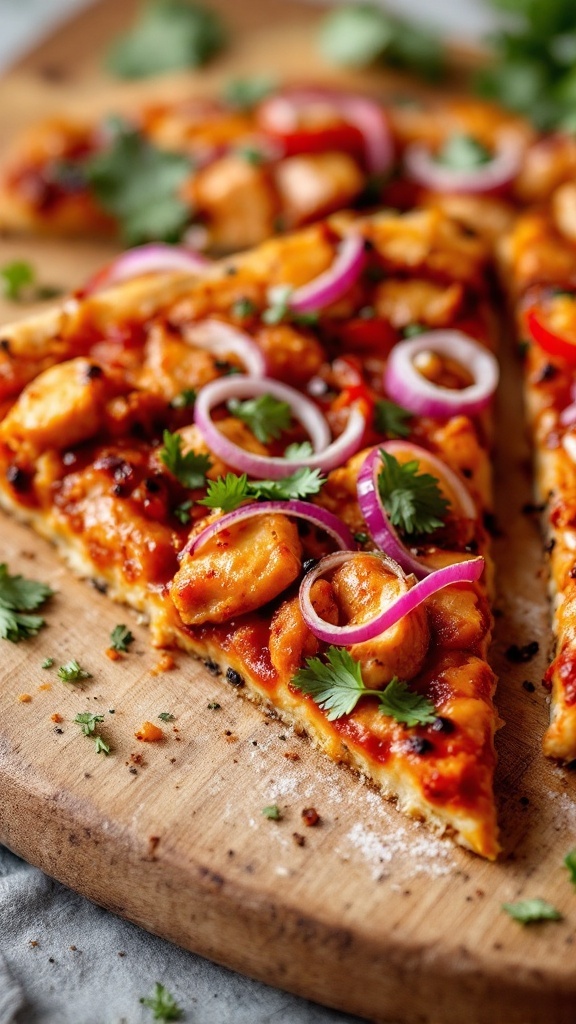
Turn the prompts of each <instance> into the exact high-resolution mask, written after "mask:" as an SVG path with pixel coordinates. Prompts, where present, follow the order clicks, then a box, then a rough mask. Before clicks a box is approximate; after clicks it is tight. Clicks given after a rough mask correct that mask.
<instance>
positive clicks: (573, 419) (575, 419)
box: [559, 381, 576, 427]
mask: <svg viewBox="0 0 576 1024" xmlns="http://www.w3.org/2000/svg"><path fill="white" fill-rule="evenodd" d="M570 398H571V402H570V405H567V406H566V408H565V409H563V410H562V412H561V413H560V416H559V419H560V423H561V424H562V426H563V427H571V426H573V424H574V423H576V381H573V383H572V386H571V388H570Z"/></svg>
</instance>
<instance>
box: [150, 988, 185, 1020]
mask: <svg viewBox="0 0 576 1024" xmlns="http://www.w3.org/2000/svg"><path fill="white" fill-rule="evenodd" d="M140 1002H141V1003H142V1006H147V1007H148V1009H149V1010H152V1011H153V1019H154V1020H160V1021H171V1020H181V1019H182V1016H183V1011H182V1010H181V1009H180V1007H179V1006H178V1004H177V1003H176V1001H175V999H174V997H173V996H171V995H170V993H169V992H168V991H167V989H165V988H164V985H161V984H160V982H158V981H157V982H156V984H155V986H154V992H153V993H152V995H151V996H142V997H141V999H140Z"/></svg>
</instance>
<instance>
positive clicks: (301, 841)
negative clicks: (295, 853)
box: [292, 832, 306, 846]
mask: <svg viewBox="0 0 576 1024" xmlns="http://www.w3.org/2000/svg"><path fill="white" fill-rule="evenodd" d="M292 838H293V840H294V842H295V843H296V846H304V844H305V842H306V839H305V838H304V836H302V835H300V833H299V832H293V833H292Z"/></svg>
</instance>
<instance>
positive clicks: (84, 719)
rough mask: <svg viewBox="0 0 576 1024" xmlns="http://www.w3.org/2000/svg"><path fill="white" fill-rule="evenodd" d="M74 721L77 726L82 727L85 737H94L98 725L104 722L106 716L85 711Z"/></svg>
mask: <svg viewBox="0 0 576 1024" xmlns="http://www.w3.org/2000/svg"><path fill="white" fill-rule="evenodd" d="M74 721H75V722H76V723H77V725H81V726H82V732H83V733H84V735H85V736H92V735H93V734H94V733H95V732H96V726H97V725H98V723H99V722H103V721H104V715H92V714H90V712H89V711H83V712H82V713H81V714H79V715H76V718H75V719H74Z"/></svg>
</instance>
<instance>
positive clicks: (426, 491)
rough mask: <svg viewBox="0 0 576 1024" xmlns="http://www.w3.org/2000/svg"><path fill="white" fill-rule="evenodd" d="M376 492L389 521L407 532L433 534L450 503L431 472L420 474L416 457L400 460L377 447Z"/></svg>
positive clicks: (441, 522) (403, 531) (440, 524)
mask: <svg viewBox="0 0 576 1024" xmlns="http://www.w3.org/2000/svg"><path fill="white" fill-rule="evenodd" d="M380 455H381V457H382V469H381V471H380V473H379V474H378V492H379V494H380V497H381V499H382V503H383V505H384V508H385V509H386V512H387V513H388V516H389V518H390V522H391V523H392V525H393V526H395V527H397V528H398V529H399V530H400V531H401V532H402V533H404V534H407V535H412V534H423V533H432V532H433V531H434V530H437V529H439V527H441V526H443V525H444V519H445V517H446V513H447V511H448V508H449V505H450V503H449V502H448V501H447V499H446V498H445V497H444V495H443V494H442V492H441V490H440V485H439V482H438V480H437V478H436V477H435V476H432V474H431V473H419V472H418V469H419V463H418V461H417V460H416V459H413V460H411V461H410V462H399V461H398V459H396V458H395V457H394V455H390V453H389V452H387V451H385V450H384V449H383V448H381V449H380Z"/></svg>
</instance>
